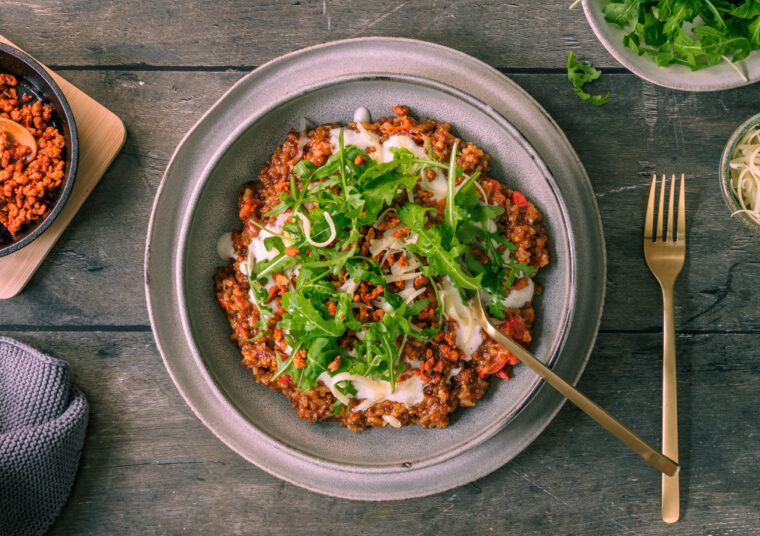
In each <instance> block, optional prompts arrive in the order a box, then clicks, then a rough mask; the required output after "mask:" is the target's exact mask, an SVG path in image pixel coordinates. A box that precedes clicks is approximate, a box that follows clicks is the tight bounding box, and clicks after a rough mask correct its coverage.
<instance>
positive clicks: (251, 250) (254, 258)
mask: <svg viewBox="0 0 760 536" xmlns="http://www.w3.org/2000/svg"><path fill="white" fill-rule="evenodd" d="M289 217H290V213H288V212H286V213H285V214H280V215H279V216H277V219H276V220H275V221H274V223H273V224H271V225H267V226H264V228H263V229H261V228H260V229H259V234H258V235H256V236H255V237H254V238H252V239H251V241H250V242H249V243H248V266H249V267H250V268H251V269H254V268H255V267H256V263H257V262H263V261H268V260H271V259H274V258H275V257H276V256H277V254H278V253H279V252H278V251H277V250H276V249H275V248H272V249H267V247H266V246H265V245H264V240H266V239H267V238H269V237H270V236H277V235H279V234H282V227H283V226H284V225H285V220H287V219H288V218H289ZM285 242H286V244H285V245H286V246H287V245H288V244H287V240H285Z"/></svg>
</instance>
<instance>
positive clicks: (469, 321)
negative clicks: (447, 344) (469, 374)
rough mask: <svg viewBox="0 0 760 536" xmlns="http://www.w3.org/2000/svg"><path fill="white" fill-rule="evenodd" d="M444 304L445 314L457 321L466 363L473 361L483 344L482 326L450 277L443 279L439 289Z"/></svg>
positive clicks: (459, 342)
mask: <svg viewBox="0 0 760 536" xmlns="http://www.w3.org/2000/svg"><path fill="white" fill-rule="evenodd" d="M439 291H440V295H441V301H442V302H443V304H442V305H443V314H444V315H446V316H447V317H449V318H450V319H452V320H456V322H457V324H458V326H457V330H456V335H457V346H459V348H461V349H462V351H463V352H464V353H465V355H466V356H467V359H466V361H469V360H470V359H472V354H473V353H474V352H475V350H477V349H478V348H479V347H480V345H481V344H483V335H482V334H481V332H480V324H479V323H478V322H477V321H476V320H475V315H473V314H472V311H471V310H470V308H469V307H468V306H467V305H465V303H464V302H463V301H462V298H461V296H460V295H459V291H458V290H457V289H456V288H454V285H452V284H451V280H450V279H449V278H448V277H443V278H442V285H441V288H440V289H439Z"/></svg>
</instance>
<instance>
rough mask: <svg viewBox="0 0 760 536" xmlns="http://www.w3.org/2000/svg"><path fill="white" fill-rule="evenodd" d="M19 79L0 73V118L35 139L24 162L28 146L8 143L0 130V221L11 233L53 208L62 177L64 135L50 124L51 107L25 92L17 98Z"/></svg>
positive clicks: (15, 232) (21, 229)
mask: <svg viewBox="0 0 760 536" xmlns="http://www.w3.org/2000/svg"><path fill="white" fill-rule="evenodd" d="M17 85H18V80H17V79H16V77H15V76H13V75H10V74H0V117H4V118H6V119H10V120H12V121H15V122H17V123H19V124H21V125H22V126H24V127H26V128H27V129H28V130H29V132H31V133H32V135H33V136H34V139H35V140H36V142H37V154H36V155H35V157H34V159H33V160H32V161H31V162H28V163H26V162H25V161H24V159H25V157H26V156H27V154H29V153H30V152H31V149H30V148H29V147H26V146H24V145H21V144H19V143H17V142H11V141H10V140H9V139H8V138H7V136H6V134H5V133H4V132H2V131H0V224H2V225H3V226H4V227H5V228H6V229H7V230H8V232H9V233H10V234H11V235H15V234H17V233H18V232H19V231H23V230H24V228H25V227H26V226H27V225H28V224H30V223H31V222H33V221H35V220H38V219H39V218H41V217H42V216H44V215H45V214H46V213H47V211H48V210H49V209H50V208H52V206H53V204H54V203H55V201H56V199H57V197H58V194H59V193H60V189H61V185H62V184H63V179H64V167H65V161H64V154H63V150H64V147H65V143H64V139H63V135H62V134H61V133H60V132H59V131H58V129H57V128H55V127H53V126H52V125H51V124H50V122H51V120H52V110H51V109H50V107H49V106H47V105H46V104H43V103H42V102H41V101H35V102H33V103H30V101H31V100H33V97H31V96H29V95H27V96H25V97H22V98H20V97H19V95H18V91H17V89H16V86H17Z"/></svg>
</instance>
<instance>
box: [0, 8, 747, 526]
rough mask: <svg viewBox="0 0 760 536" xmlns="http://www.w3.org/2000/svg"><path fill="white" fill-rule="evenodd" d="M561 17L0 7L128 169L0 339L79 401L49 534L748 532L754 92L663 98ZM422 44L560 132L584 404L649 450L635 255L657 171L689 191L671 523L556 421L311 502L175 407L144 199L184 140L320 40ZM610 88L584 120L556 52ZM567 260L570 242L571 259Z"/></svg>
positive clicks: (6, 27)
mask: <svg viewBox="0 0 760 536" xmlns="http://www.w3.org/2000/svg"><path fill="white" fill-rule="evenodd" d="M568 3H569V1H557V0H512V1H510V2H496V1H435V0H424V1H416V2H401V1H396V2H391V3H384V2H372V1H368V0H361V1H353V2H352V1H345V0H343V1H336V0H329V1H328V0H321V1H311V0H302V1H295V0H288V1H274V0H268V1H265V2H245V1H237V2H232V1H230V2H213V1H206V2H196V3H192V4H191V3H190V2H183V1H180V0H164V1H160V2H156V1H152V2H151V1H145V0H132V1H130V2H121V1H115V0H105V1H102V2H84V1H69V0H57V1H56V0H39V1H37V2H14V1H10V0H4V1H2V2H0V9H2V13H3V16H2V18H3V25H2V26H3V27H2V33H3V34H5V35H6V37H8V38H9V39H11V40H12V41H14V42H15V43H17V44H18V45H19V46H21V47H23V48H25V49H26V50H27V51H28V52H30V53H31V54H32V55H34V56H36V57H37V58H38V59H39V60H40V61H42V62H44V63H46V64H48V65H50V66H51V67H53V68H55V69H56V70H57V71H58V72H59V73H60V74H61V75H63V76H64V77H66V78H67V79H69V80H70V81H71V82H73V83H74V84H76V85H78V86H79V87H81V88H82V89H83V90H84V91H86V92H87V93H89V94H90V95H92V96H93V97H94V98H96V99H97V100H98V101H100V102H101V103H103V104H104V105H106V106H107V107H109V108H110V109H111V110H113V111H114V112H116V113H117V114H118V115H119V116H120V117H121V118H122V119H123V120H124V122H125V123H126V126H127V129H128V131H129V135H128V140H127V143H126V146H125V147H124V150H123V151H122V152H121V154H120V155H119V156H118V157H117V159H116V161H115V163H114V164H113V166H112V167H111V168H110V170H109V171H108V173H107V174H106V176H105V177H104V178H103V180H102V182H101V183H100V184H99V185H98V187H97V188H96V189H95V191H94V192H93V194H92V195H91V197H90V198H89V200H88V201H87V202H86V204H85V205H84V207H83V208H82V210H81V212H80V213H79V214H78V215H77V217H76V218H75V220H74V222H73V224H72V225H71V227H70V228H69V229H68V230H67V231H66V233H65V234H64V235H63V237H62V238H61V240H60V241H59V242H58V244H57V246H56V247H55V249H54V250H53V251H52V253H51V255H50V256H49V258H48V259H47V260H46V261H45V263H44V264H43V266H42V268H41V269H40V270H39V271H38V272H37V274H36V275H35V277H34V278H33V279H32V281H31V283H30V284H29V286H28V287H27V289H26V290H25V291H24V292H23V293H22V294H21V295H19V296H17V297H16V298H13V299H11V300H8V301H6V302H4V303H2V304H0V331H1V332H2V333H4V334H7V335H10V336H13V337H16V338H18V339H20V340H22V341H24V342H27V343H29V344H32V345H34V346H36V347H38V348H39V349H41V350H43V351H45V352H49V353H51V354H53V355H55V356H57V357H60V358H62V359H65V360H67V361H68V362H69V363H70V364H71V367H72V371H73V378H74V381H75V382H76V383H77V384H78V385H79V387H81V388H82V390H83V391H84V392H85V393H86V395H87V397H88V399H89V401H90V404H91V417H90V419H91V420H90V427H89V432H88V436H87V442H86V445H85V448H84V453H83V456H82V461H81V465H80V469H79V476H78V479H77V482H76V484H75V486H74V489H73V492H72V494H71V497H70V498H69V501H68V503H67V504H66V506H65V507H64V509H63V512H62V514H61V516H60V518H59V519H58V520H57V521H56V523H55V525H54V526H53V528H52V530H51V532H50V533H51V534H56V535H57V534H72V535H84V534H180V533H190V534H253V533H259V534H294V533H298V534H302V535H310V534H315V535H316V534H377V535H384V534H410V535H414V534H491V533H494V534H521V535H533V534H588V535H598V534H666V533H667V534H705V535H706V534H714V535H718V534H760V492H759V491H758V476H757V474H758V470H759V469H760V463H759V462H758V459H759V457H760V418H759V417H758V415H759V413H758V410H757V404H758V395H760V368H759V367H758V351H757V348H758V347H760V315H759V314H758V304H759V303H760V300H759V299H758V289H759V288H760V237H758V236H757V235H754V234H753V233H752V232H751V231H749V230H748V229H746V228H745V227H743V226H742V225H741V224H740V223H738V222H736V221H733V220H732V219H731V218H730V217H729V213H728V210H727V208H726V207H725V205H724V203H723V200H722V199H721V194H720V190H719V185H718V160H719V157H720V153H721V150H722V148H723V145H724V143H725V140H726V139H727V138H728V136H729V135H730V133H731V132H732V131H733V129H734V128H735V127H736V126H737V125H738V124H739V123H740V122H741V121H743V120H744V119H745V118H746V117H748V116H750V115H752V114H755V113H757V112H758V111H760V108H759V106H760V104H758V103H760V85H753V86H749V87H744V88H741V89H735V90H731V91H722V92H718V93H710V94H697V93H692V94H690V93H682V92H677V91H670V90H666V89H662V88H660V87H657V86H654V85H652V84H649V83H646V82H643V81H642V80H640V79H639V78H637V77H635V76H634V75H632V74H630V73H628V72H627V71H626V70H624V69H623V68H621V67H620V66H619V65H618V64H617V63H616V62H615V61H614V60H613V59H612V58H611V56H610V55H609V54H608V53H607V52H606V51H605V50H604V49H603V48H602V46H601V45H600V44H599V43H598V42H597V41H596V39H595V37H594V35H593V33H592V32H591V30H590V28H589V26H588V25H587V23H586V20H585V18H584V17H583V13H582V11H581V10H579V9H576V10H574V11H568V10H567V4H568ZM366 35H392V36H404V37H414V38H418V39H425V40H430V41H433V42H436V43H441V44H444V45H448V46H451V47H454V48H456V49H459V50H462V51H464V52H467V53H469V54H472V55H473V56H475V57H477V58H480V59H482V60H484V61H486V62H488V63H489V64H491V65H493V66H495V67H497V68H499V69H501V70H502V71H503V72H504V73H506V74H507V76H509V77H510V78H512V79H513V80H515V81H516V82H517V83H518V84H520V85H521V86H522V87H523V88H525V89H526V90H527V91H528V92H529V93H530V94H531V95H533V96H534V97H535V98H536V99H537V100H538V101H539V102H540V103H541V105H543V106H544V107H545V108H546V110H547V111H548V112H549V113H550V114H551V115H552V117H553V118H554V119H555V120H556V121H557V122H558V123H559V125H560V127H561V128H562V129H563V130H564V131H565V132H566V134H567V136H568V138H569V139H570V142H571V143H572V144H573V146H574V147H575V149H576V151H577V152H578V154H579V155H580V158H581V160H582V161H583V163H584V165H585V166H586V169H587V170H588V173H589V175H590V177H591V181H592V183H593V186H594V189H595V191H596V196H597V201H598V203H599V208H600V210H601V214H602V219H603V222H604V229H605V238H606V244H607V255H608V266H609V268H608V276H607V300H606V303H605V308H604V316H603V318H602V324H601V330H600V332H599V336H598V339H597V342H596V346H595V348H594V351H593V354H592V355H591V359H590V361H589V364H588V367H587V368H586V372H585V374H584V375H583V378H582V379H581V381H580V384H579V385H580V387H581V389H582V390H583V391H585V392H586V393H588V394H589V395H590V396H591V398H593V399H594V400H596V401H598V402H599V403H600V404H601V405H603V406H604V407H606V408H608V409H609V410H610V411H611V412H612V413H613V414H614V415H616V416H618V417H620V418H621V419H622V420H623V421H625V422H626V423H627V424H629V425H630V426H631V427H632V428H633V429H634V430H636V431H638V432H639V433H640V434H641V435H642V436H643V437H644V438H646V439H647V440H649V441H651V442H653V443H655V444H658V443H659V438H660V388H661V387H660V386H661V384H660V381H661V380H660V374H661V326H662V321H661V304H660V295H659V287H658V286H657V283H656V282H655V280H654V279H653V278H652V276H651V275H650V273H649V271H648V269H647V267H646V264H645V263H644V258H643V254H642V249H641V239H640V236H641V225H642V219H643V207H644V203H645V200H646V197H647V193H648V186H649V182H650V177H651V174H652V173H653V172H655V171H657V172H666V173H670V172H680V171H684V172H685V173H686V174H687V177H688V179H687V180H688V182H687V185H688V186H687V198H688V206H689V214H688V219H687V223H688V229H689V245H688V255H687V260H686V265H685V267H684V270H683V272H682V274H681V276H680V278H679V279H678V282H677V284H676V304H677V309H676V325H677V345H678V375H679V376H678V389H679V404H680V408H679V409H680V414H679V417H680V423H679V425H680V440H681V462H682V470H681V486H682V488H681V489H682V502H681V508H682V517H681V520H680V521H679V522H678V524H677V525H674V526H669V525H665V524H664V523H662V522H661V521H660V504H659V503H660V478H659V475H658V474H657V473H655V472H654V471H653V470H652V469H651V468H650V467H649V466H647V465H646V464H645V463H643V462H642V461H641V460H640V459H638V458H637V457H636V456H635V455H634V454H632V453H631V452H629V451H628V450H626V449H625V448H623V447H622V446H621V445H620V444H619V443H618V442H617V441H616V440H615V439H613V438H612V437H611V436H609V435H608V434H607V433H606V432H604V431H603V430H602V429H601V428H600V427H599V426H597V425H596V424H595V423H593V422H592V421H591V420H590V419H589V418H587V417H586V416H585V415H584V414H582V413H581V412H580V411H579V410H578V409H576V408H575V407H574V406H572V405H566V406H565V407H564V408H563V409H562V411H561V412H560V413H559V415H558V416H557V418H556V419H555V420H554V421H553V423H552V424H551V425H550V426H549V427H548V428H547V430H546V431H545V432H544V433H543V434H542V435H541V436H540V437H539V438H538V439H537V440H536V441H535V442H534V443H533V444H532V445H531V446H530V447H528V448H527V449H526V450H525V451H524V452H523V453H522V454H521V455H519V456H518V457H517V458H515V459H514V460H513V461H512V462H510V463H508V464H507V465H505V466H504V467H502V468H501V469H499V470H498V471H496V472H494V473H493V474H491V475H489V476H487V477H485V478H482V479H480V480H478V481H476V482H474V483H472V484H470V485H467V486H463V487H460V488H457V489H453V490H451V491H449V492H447V493H441V494H439V495H434V496H431V497H425V498H421V499H415V500H407V501H397V502H384V503H365V502H352V501H347V500H341V499H334V498H330V497H324V496H321V495H317V494H314V493H311V492H308V491H305V490H302V489H300V488H297V487H294V486H292V485H290V484H287V483H285V482H281V481H280V480H278V479H276V478H274V477H272V476H269V475H268V474H266V473H264V472H263V471H261V470H259V469H258V468H256V467H255V466H253V465H250V464H249V463H247V462H246V461H244V460H243V459H242V458H240V457H239V456H238V455H236V454H235V453H233V452H232V451H231V450H229V449H228V448H227V447H226V446H224V445H223V444H222V443H221V442H219V441H218V440H217V439H216V438H215V437H214V436H213V435H212V434H211V432H209V431H208V430H207V429H206V428H205V427H204V426H203V425H202V424H201V423H200V421H199V420H198V419H197V418H196V417H195V416H194V415H193V413H192V412H191V411H190V409H189V408H188V407H187V406H186V405H185V404H184V402H183V400H182V399H181V397H180V396H179V394H178V392H177V390H176V389H175V387H174V385H173V384H172V382H171V380H170V379H169V376H168V374H167V373H166V370H165V369H164V366H163V364H162V362H161V357H160V355H159V354H158V351H157V349H156V346H155V344H154V342H153V337H152V335H151V330H150V327H149V325H148V317H147V311H146V306H145V298H144V293H143V250H144V247H145V235H146V229H147V224H148V217H149V213H150V208H151V203H152V201H153V197H154V195H155V193H156V189H157V187H158V184H159V182H160V180H161V176H162V174H163V171H164V168H165V166H166V164H167V162H168V159H169V157H170V155H171V154H172V151H173V150H174V147H175V146H176V145H177V143H178V142H179V140H180V139H181V138H182V136H183V134H184V133H185V132H186V131H187V130H188V129H189V128H190V127H191V126H192V125H193V123H194V122H195V121H196V120H197V119H198V118H199V117H200V116H201V114H203V112H204V111H205V110H206V109H207V108H208V107H209V106H210V105H211V104H212V103H213V102H214V101H215V100H216V99H217V98H218V97H220V96H221V95H222V94H223V93H224V91H225V90H227V88H229V87H230V86H231V85H232V84H233V83H234V82H235V81H236V80H238V79H239V78H241V77H242V76H244V75H245V73H247V72H249V71H250V70H252V69H254V68H255V67H256V66H258V65H261V64H262V63H264V62H266V61H268V60H270V59H272V58H274V57H277V56H279V55H280V54H283V53H286V52H290V51H293V50H296V49H298V48H301V47H304V46H308V45H313V44H316V43H322V42H325V41H329V40H334V39H341V38H347V37H355V36H366ZM571 49H572V50H576V53H577V54H578V55H579V56H580V57H582V58H584V59H588V60H591V61H592V62H593V63H594V64H595V65H597V66H598V67H601V68H603V69H604V70H605V74H604V76H603V77H602V79H601V81H600V82H599V83H598V85H600V86H601V87H602V88H604V89H605V90H606V89H609V90H610V91H611V92H612V97H611V99H610V102H609V103H608V104H607V105H605V106H603V107H601V108H595V107H593V106H591V105H589V104H588V103H583V102H581V101H579V100H578V99H577V97H576V96H575V95H574V94H573V92H572V89H571V86H570V84H569V82H568V80H567V76H566V72H565V62H566V59H567V54H568V52H569V51H570V50H571ZM580 246H581V247H582V244H580Z"/></svg>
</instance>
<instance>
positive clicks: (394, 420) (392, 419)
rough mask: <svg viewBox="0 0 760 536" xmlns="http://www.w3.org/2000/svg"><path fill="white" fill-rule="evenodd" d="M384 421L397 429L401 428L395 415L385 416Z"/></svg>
mask: <svg viewBox="0 0 760 536" xmlns="http://www.w3.org/2000/svg"><path fill="white" fill-rule="evenodd" d="M383 420H384V421H385V422H387V423H388V424H390V425H391V426H393V427H394V428H396V429H398V428H401V423H400V422H399V420H398V419H397V418H396V417H394V416H393V415H383Z"/></svg>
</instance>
